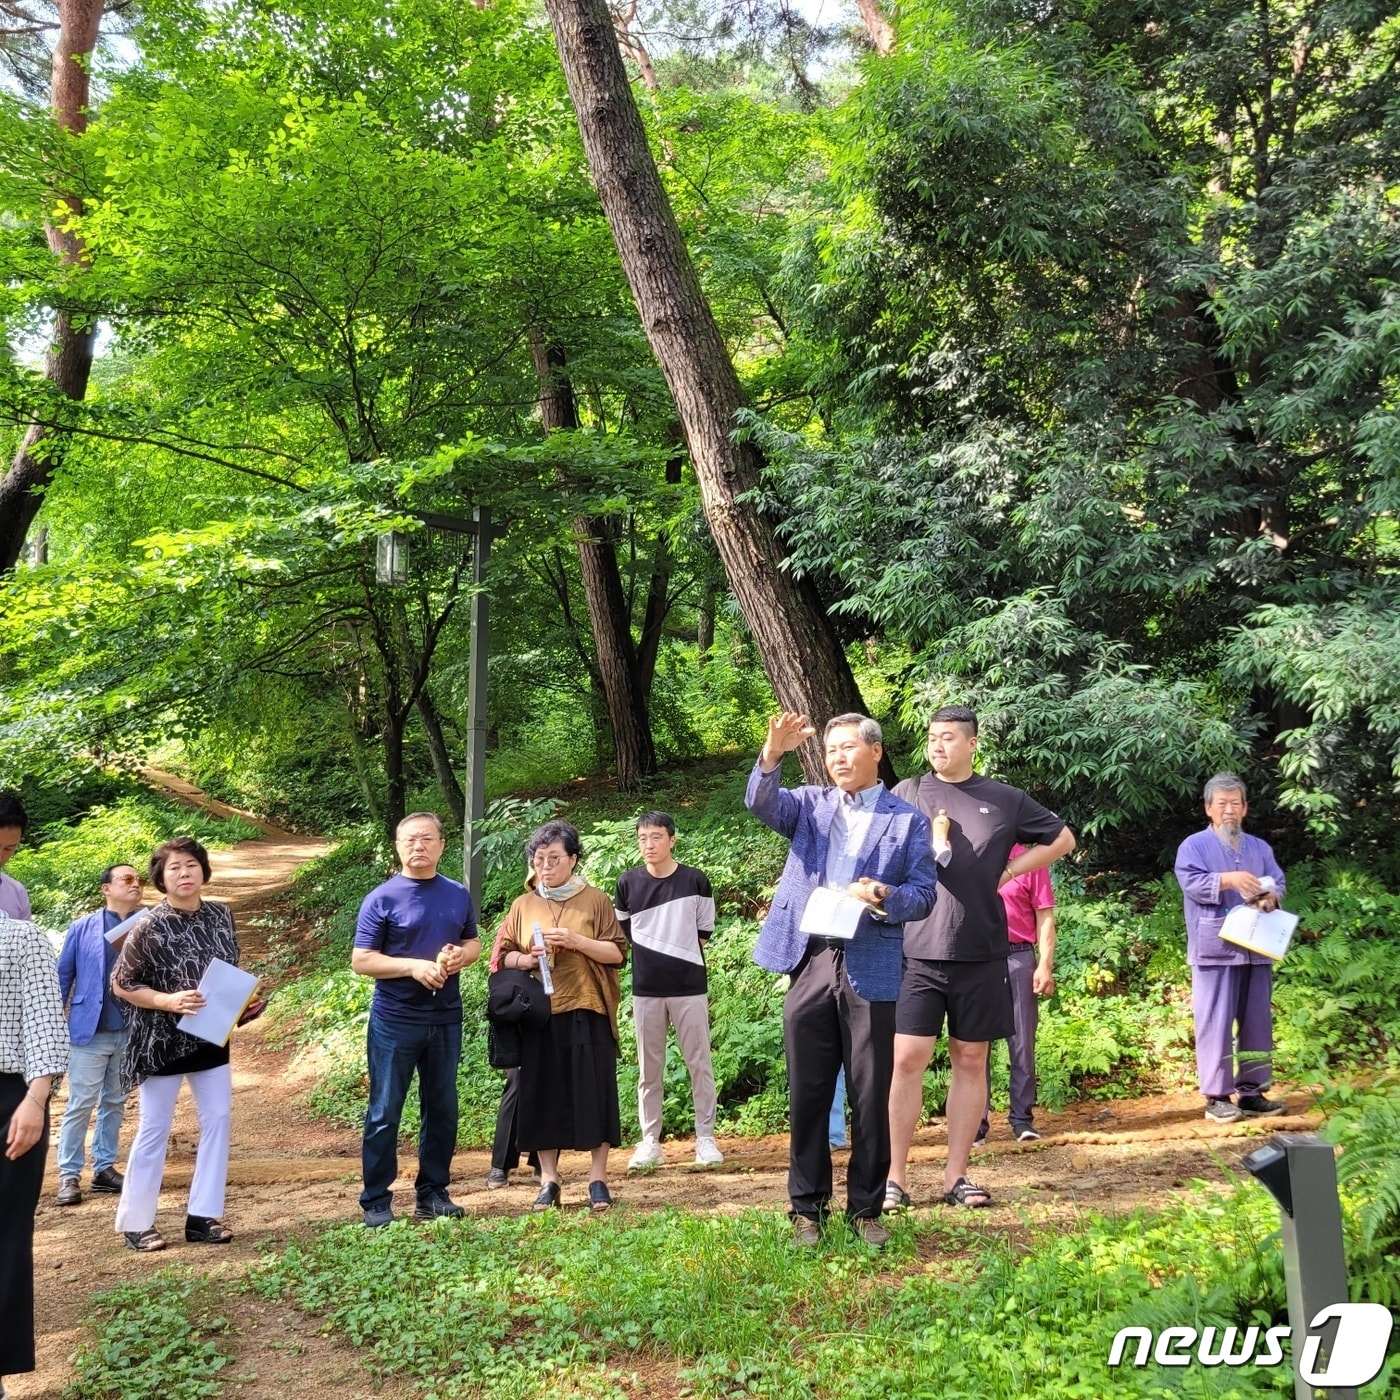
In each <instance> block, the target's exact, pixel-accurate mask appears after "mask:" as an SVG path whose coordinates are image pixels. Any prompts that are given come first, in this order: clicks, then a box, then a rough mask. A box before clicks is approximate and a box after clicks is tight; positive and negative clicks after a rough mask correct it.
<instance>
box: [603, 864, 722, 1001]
mask: <svg viewBox="0 0 1400 1400" xmlns="http://www.w3.org/2000/svg"><path fill="white" fill-rule="evenodd" d="M613 903H614V905H615V906H616V907H617V917H618V921H619V922H620V923H621V924H622V927H623V929H624V930H625V932H626V934H627V937H628V939H629V940H630V941H631V944H632V995H633V996H634V997H697V996H703V995H704V994H705V992H706V991H708V990H709V984H708V981H707V979H706V976H705V952H704V946H703V940H704V939H706V938H708V937H709V936H710V934H712V933H713V932H714V928H715V901H714V896H713V895H712V894H711V893H710V881H709V877H708V876H707V875H706V874H705V872H704V871H703V870H696V869H695V868H694V866H690V865H678V866H676V868H675V869H674V870H673V871H672V872H671V873H670V874H669V875H663V876H661V877H659V878H658V877H657V876H655V875H653V874H652V873H651V872H650V871H649V870H648V869H647V868H646V866H645V865H638V866H634V867H633V868H632V869H631V870H624V871H623V873H622V874H621V875H620V876H618V880H617V897H616V899H614V901H613Z"/></svg>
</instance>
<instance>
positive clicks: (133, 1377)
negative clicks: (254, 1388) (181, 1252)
mask: <svg viewBox="0 0 1400 1400" xmlns="http://www.w3.org/2000/svg"><path fill="white" fill-rule="evenodd" d="M223 1302H225V1297H224V1289H223V1287H222V1286H221V1285H220V1284H219V1283H217V1282H215V1281H214V1280H212V1279H203V1278H199V1277H197V1276H196V1275H193V1274H191V1273H189V1272H188V1271H186V1270H184V1269H181V1268H178V1267H177V1268H167V1269H161V1270H160V1271H159V1272H157V1273H154V1274H152V1275H151V1276H150V1277H149V1278H146V1279H142V1280H141V1281H140V1282H135V1283H123V1284H119V1285H118V1286H117V1287H116V1288H110V1289H108V1290H107V1291H106V1292H104V1293H99V1294H97V1296H96V1297H95V1299H94V1300H93V1310H92V1312H91V1313H90V1314H89V1316H88V1319H87V1321H88V1324H89V1326H90V1327H92V1329H93V1334H94V1335H93V1338H92V1340H91V1341H90V1342H88V1343H87V1344H85V1345H84V1346H83V1347H81V1348H80V1349H79V1351H78V1353H77V1356H76V1357H75V1358H74V1360H75V1364H76V1367H77V1372H78V1378H77V1380H75V1381H74V1382H73V1383H72V1384H71V1385H70V1386H69V1387H68V1388H67V1390H65V1391H64V1400H199V1397H201V1396H208V1395H217V1394H218V1393H219V1391H220V1389H221V1387H222V1380H221V1377H220V1375H219V1373H220V1372H221V1371H222V1370H223V1368H224V1367H225V1366H227V1365H228V1362H229V1356H228V1353H227V1352H226V1351H225V1350H224V1348H223V1347H222V1345H221V1340H222V1338H223V1337H224V1336H225V1334H226V1333H227V1332H228V1330H229V1323H228V1320H227V1319H226V1318H225V1317H224V1316H223V1313H222V1310H221V1304H222V1303H223Z"/></svg>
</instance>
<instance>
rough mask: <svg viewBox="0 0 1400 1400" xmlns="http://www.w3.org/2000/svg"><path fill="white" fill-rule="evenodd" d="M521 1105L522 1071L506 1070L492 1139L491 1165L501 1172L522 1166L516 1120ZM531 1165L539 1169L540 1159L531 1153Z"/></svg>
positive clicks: (511, 1170)
mask: <svg viewBox="0 0 1400 1400" xmlns="http://www.w3.org/2000/svg"><path fill="white" fill-rule="evenodd" d="M519 1105H520V1071H519V1069H508V1070H506V1082H505V1087H504V1088H503V1089H502V1090H501V1106H500V1108H498V1109H497V1110H496V1136H495V1137H494V1138H492V1139H491V1165H492V1166H493V1167H495V1168H496V1169H497V1170H499V1171H503V1172H513V1171H514V1170H515V1169H516V1167H518V1166H519V1165H520V1148H519V1147H518V1146H517V1144H516V1134H515V1119H516V1110H517V1109H518V1107H519ZM528 1160H529V1163H530V1165H531V1166H532V1167H534V1168H535V1169H536V1170H538V1169H539V1165H540V1159H539V1157H538V1156H537V1155H536V1154H535V1153H533V1152H531V1153H530V1156H529V1159H528Z"/></svg>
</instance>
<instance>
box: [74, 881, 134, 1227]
mask: <svg viewBox="0 0 1400 1400" xmlns="http://www.w3.org/2000/svg"><path fill="white" fill-rule="evenodd" d="M101 888H102V908H101V909H98V910H97V911H96V912H95V913H92V914H86V915H84V916H83V917H82V918H81V919H75V920H74V921H73V923H72V924H70V925H69V927H68V936H67V938H65V939H64V940H63V951H62V952H61V953H60V954H59V955H58V990H59V995H60V996H61V997H62V999H63V1010H64V1014H65V1015H66V1016H67V1017H68V1042H69V1048H68V1107H67V1108H66V1109H65V1110H64V1112H63V1126H62V1127H61V1128H60V1129H59V1131H58V1195H57V1197H56V1198H55V1200H56V1203H57V1204H58V1205H61V1206H75V1205H77V1204H78V1203H79V1202H80V1201H81V1200H82V1199H83V1189H82V1176H83V1158H84V1146H85V1143H86V1141H87V1130H88V1124H89V1123H91V1122H92V1114H93V1109H96V1110H97V1126H96V1128H95V1129H94V1130H93V1134H92V1190H93V1191H94V1192H97V1193H102V1192H111V1193H115V1192H119V1191H120V1190H121V1189H122V1174H121V1173H120V1172H119V1171H118V1170H117V1136H118V1134H119V1133H120V1132H121V1128H122V1111H123V1110H124V1109H125V1107H126V1095H125V1094H124V1093H122V1087H121V1061H122V1051H123V1050H125V1049H126V1011H125V1009H124V1007H123V1005H122V1003H121V1002H120V1001H119V1000H118V999H117V998H116V997H115V996H113V994H112V969H113V968H114V967H115V966H116V965H117V953H118V950H117V949H116V948H114V947H113V946H112V945H111V944H110V943H108V942H107V934H108V933H109V932H110V931H111V930H112V929H114V928H116V926H117V925H118V924H120V923H124V922H125V921H126V920H127V919H129V918H130V917H131V916H132V915H133V914H134V913H135V912H136V911H137V910H138V909H139V908H140V907H141V877H140V875H138V874H137V872H136V867H135V866H133V865H109V866H108V867H107V868H106V870H104V871H103V872H102V882H101Z"/></svg>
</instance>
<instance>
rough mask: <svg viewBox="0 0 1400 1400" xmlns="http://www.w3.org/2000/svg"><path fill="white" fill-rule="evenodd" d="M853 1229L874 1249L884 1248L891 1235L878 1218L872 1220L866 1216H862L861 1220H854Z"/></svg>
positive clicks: (852, 1222)
mask: <svg viewBox="0 0 1400 1400" xmlns="http://www.w3.org/2000/svg"><path fill="white" fill-rule="evenodd" d="M851 1229H852V1230H854V1231H855V1232H856V1234H857V1235H858V1236H860V1238H861V1239H862V1240H864V1241H865V1243H866V1244H868V1245H869V1246H870V1247H871V1248H872V1249H884V1247H885V1241H886V1240H888V1239H889V1237H890V1232H889V1231H888V1230H886V1229H885V1227H884V1226H883V1225H881V1224H880V1222H879V1221H878V1220H870V1219H868V1218H866V1217H865V1216H861V1218H860V1219H859V1220H852V1221H851Z"/></svg>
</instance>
